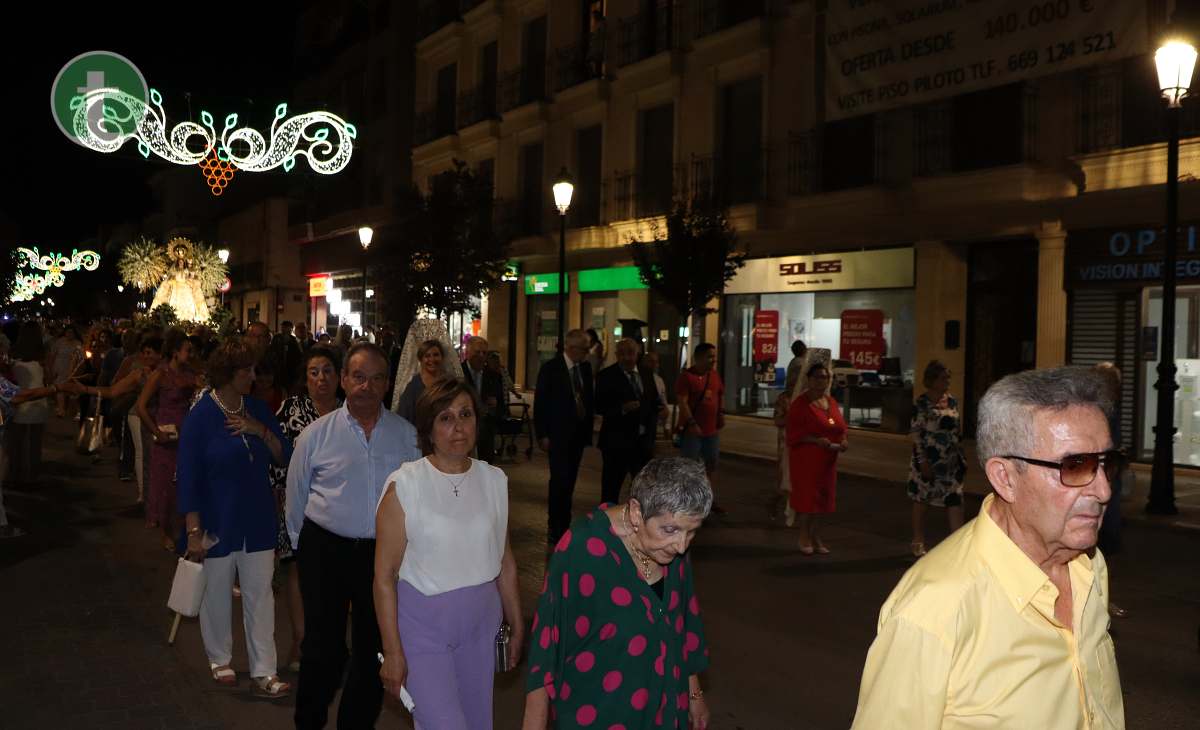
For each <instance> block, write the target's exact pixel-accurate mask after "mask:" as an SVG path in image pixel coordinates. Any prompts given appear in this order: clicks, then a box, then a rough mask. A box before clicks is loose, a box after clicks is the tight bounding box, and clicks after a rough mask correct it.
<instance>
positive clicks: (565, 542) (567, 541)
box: [554, 530, 571, 553]
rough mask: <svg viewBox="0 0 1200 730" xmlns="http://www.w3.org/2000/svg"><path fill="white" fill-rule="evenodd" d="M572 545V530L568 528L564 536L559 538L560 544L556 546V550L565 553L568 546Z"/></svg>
mask: <svg viewBox="0 0 1200 730" xmlns="http://www.w3.org/2000/svg"><path fill="white" fill-rule="evenodd" d="M570 546H571V531H570V530H567V531H566V532H564V533H563V536H562V537H560V538H559V539H558V544H557V545H555V546H554V552H556V553H565V552H566V551H567V548H568V547H570Z"/></svg>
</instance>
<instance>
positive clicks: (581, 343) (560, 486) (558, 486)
mask: <svg viewBox="0 0 1200 730" xmlns="http://www.w3.org/2000/svg"><path fill="white" fill-rule="evenodd" d="M563 339H564V340H565V342H564V343H563V345H564V346H563V354H562V355H560V356H558V357H555V358H554V359H553V360H550V361H548V362H547V363H546V364H545V365H542V367H541V370H539V371H538V379H537V389H536V390H535V391H534V403H533V427H534V430H535V431H536V433H537V438H538V443H539V444H540V445H541V447H542V449H543V450H545V451H546V453H547V454H549V456H550V496H549V499H548V512H549V520H548V524H549V530H548V531H547V537H548V539H549V542H550V545H551V546H554V545H556V544H557V543H558V540H559V538H561V537H562V535H563V533H564V532H566V531H567V528H568V527H570V526H571V498H572V497H573V496H574V494H575V479H576V477H578V476H579V461H580V459H582V458H583V449H584V447H585V446H591V445H592V419H593V415H594V414H595V406H594V404H593V393H592V368H591V366H590V365H588V362H587V355H588V336H587V333H585V332H584V331H583V330H580V329H574V330H571V331H570V332H568V333H567V334H566V337H564V338H563Z"/></svg>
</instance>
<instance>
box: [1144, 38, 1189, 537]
mask: <svg viewBox="0 0 1200 730" xmlns="http://www.w3.org/2000/svg"><path fill="white" fill-rule="evenodd" d="M1154 64H1155V66H1157V67H1158V87H1159V89H1160V90H1161V91H1162V95H1163V98H1165V99H1166V100H1167V226H1166V236H1165V238H1164V241H1163V243H1164V245H1165V247H1166V255H1165V257H1164V259H1163V291H1162V327H1161V329H1160V333H1161V334H1160V338H1161V342H1162V344H1161V346H1160V348H1159V349H1160V352H1159V358H1158V382H1157V383H1155V385H1154V387H1155V388H1157V389H1158V413H1157V414H1156V415H1157V419H1156V422H1155V426H1154V466H1153V468H1152V470H1151V472H1150V499H1149V501H1147V502H1146V512H1148V513H1150V514H1155V515H1174V514H1179V510H1178V509H1177V508H1176V507H1175V391H1176V390H1178V389H1179V384H1178V383H1176V382H1175V261H1176V249H1177V248H1178V241H1176V238H1177V237H1178V229H1179V114H1180V104H1181V102H1182V101H1183V97H1185V96H1187V94H1188V89H1189V88H1190V87H1191V85H1192V71H1193V69H1195V67H1196V48H1195V46H1193V45H1192V43H1191V42H1190V41H1189V40H1184V39H1182V38H1179V37H1172V38H1168V39H1167V40H1166V41H1165V42H1164V43H1163V44H1162V45H1161V46H1159V49H1158V51H1157V52H1156V53H1155V54H1154Z"/></svg>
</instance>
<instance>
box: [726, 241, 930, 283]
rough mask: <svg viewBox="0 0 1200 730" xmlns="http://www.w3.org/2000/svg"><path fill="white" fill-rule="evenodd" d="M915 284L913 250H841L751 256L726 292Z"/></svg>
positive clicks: (730, 281) (731, 281)
mask: <svg viewBox="0 0 1200 730" xmlns="http://www.w3.org/2000/svg"><path fill="white" fill-rule="evenodd" d="M912 285H913V250H912V249H911V248H886V249H881V250H879V251H838V252H835V253H824V254H814V255H811V256H784V257H781V258H770V259H748V260H747V261H746V265H745V266H743V267H742V268H741V269H738V272H737V274H736V275H735V276H734V277H733V278H732V279H730V280H729V281H728V282H726V284H725V293H726V294H770V293H774V292H802V291H836V290H839V289H893V288H903V287H910V286H912Z"/></svg>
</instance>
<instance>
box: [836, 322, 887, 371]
mask: <svg viewBox="0 0 1200 730" xmlns="http://www.w3.org/2000/svg"><path fill="white" fill-rule="evenodd" d="M884 350H885V343H884V340H883V310H882V309H845V310H842V337H841V356H840V359H842V360H849V361H850V362H851V363H853V364H854V367H856V368H858V369H859V370H878V369H879V366H880V365H881V364H882V363H881V360H882V358H883V353H884Z"/></svg>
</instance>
